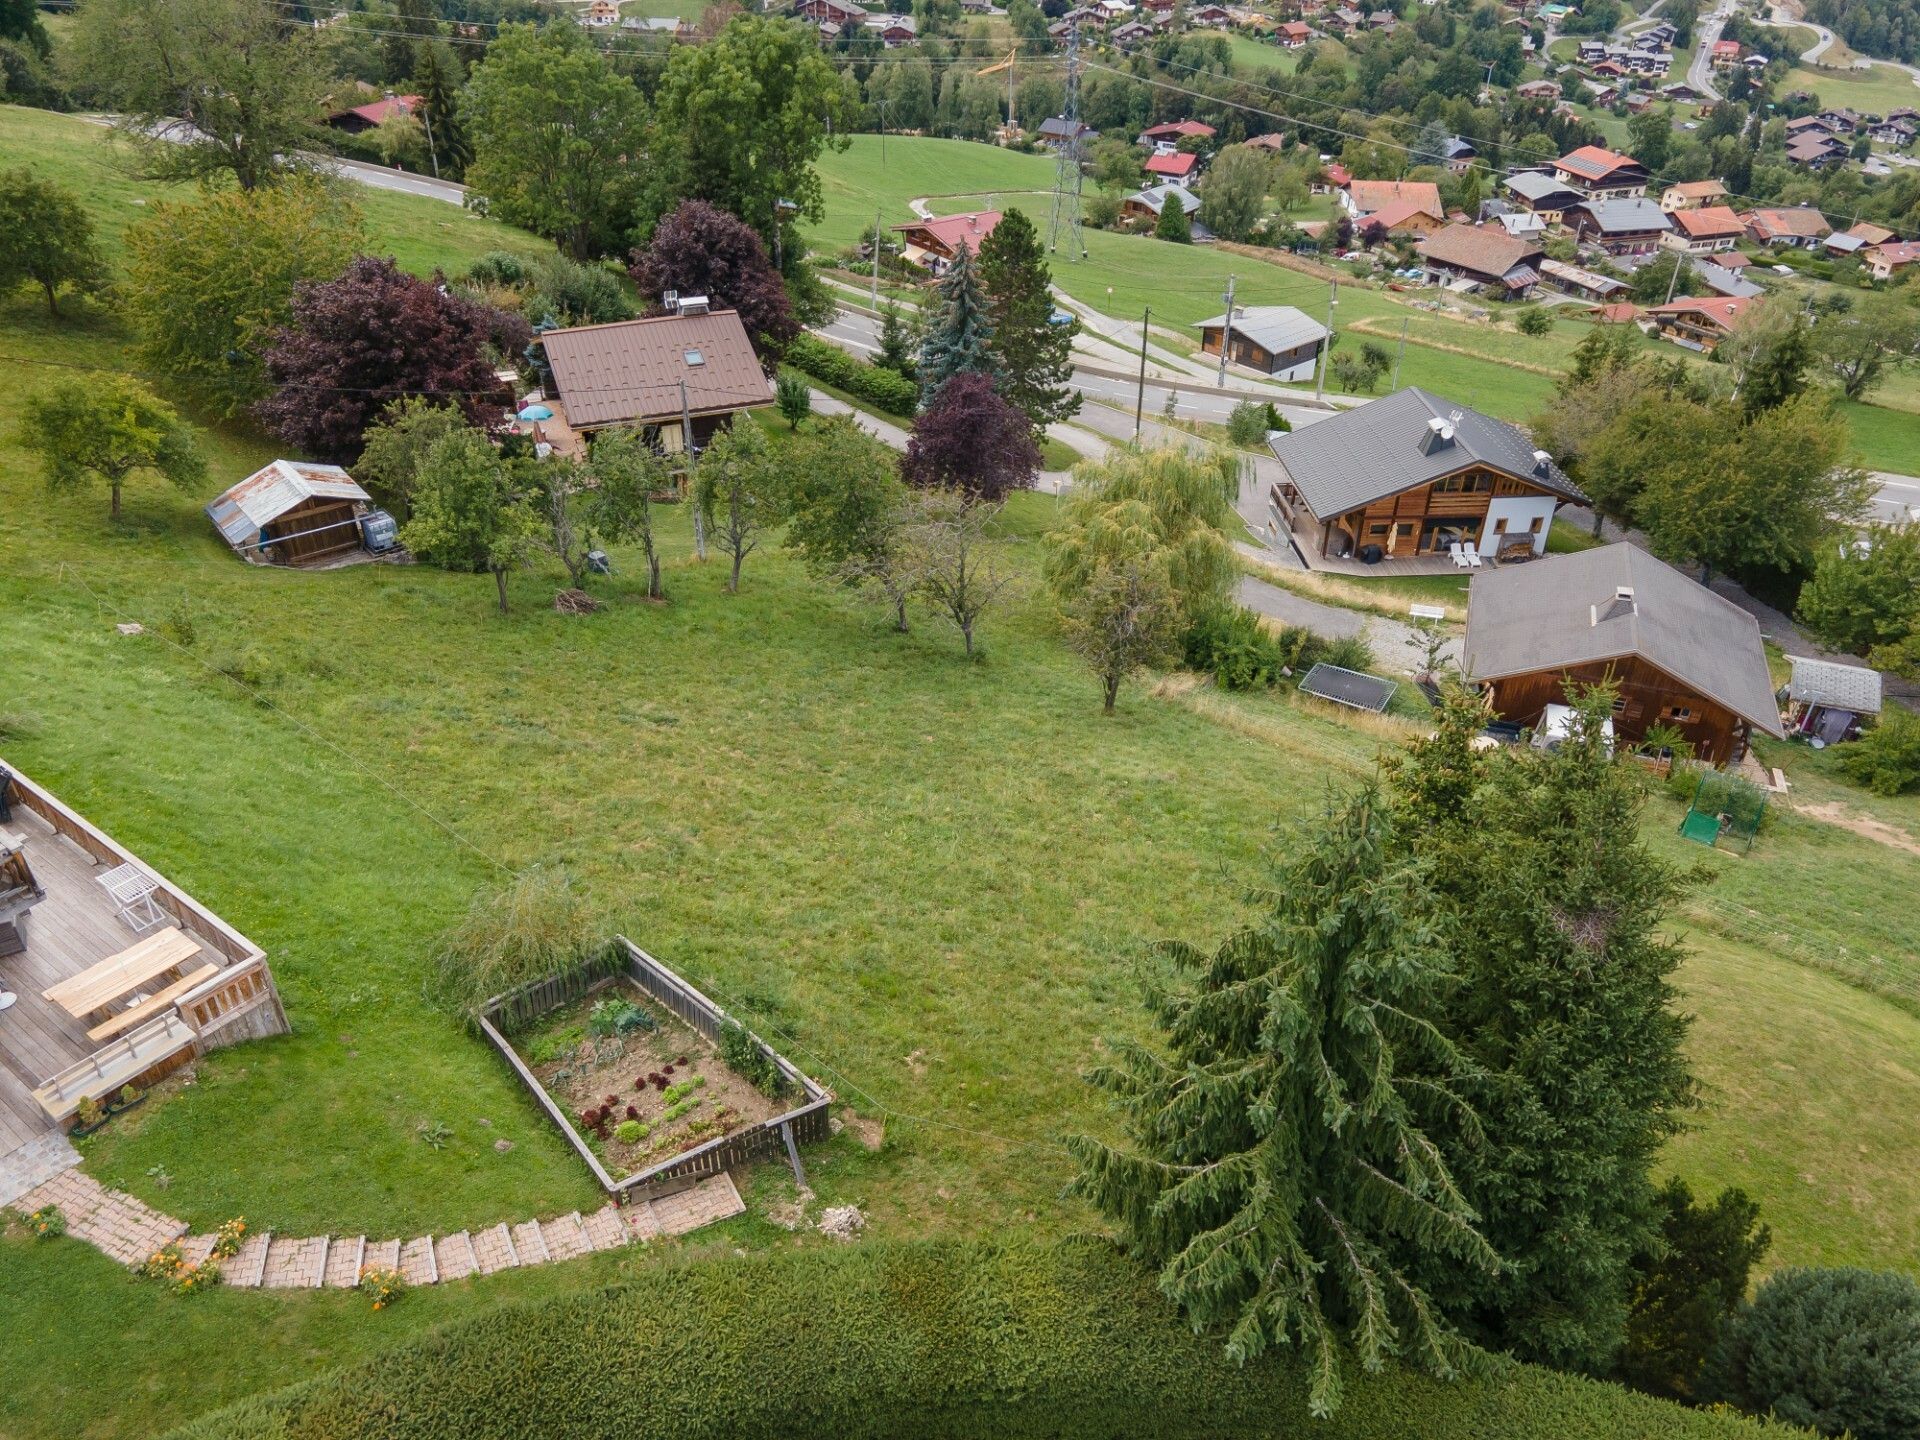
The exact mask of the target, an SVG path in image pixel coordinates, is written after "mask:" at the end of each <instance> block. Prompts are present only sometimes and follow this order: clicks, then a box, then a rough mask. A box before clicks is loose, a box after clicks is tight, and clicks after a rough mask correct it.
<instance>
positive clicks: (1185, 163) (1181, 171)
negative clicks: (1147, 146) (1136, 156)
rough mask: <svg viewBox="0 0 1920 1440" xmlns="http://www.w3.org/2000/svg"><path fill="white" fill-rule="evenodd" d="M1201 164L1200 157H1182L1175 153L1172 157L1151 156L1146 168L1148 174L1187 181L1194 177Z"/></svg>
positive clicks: (1148, 158)
mask: <svg viewBox="0 0 1920 1440" xmlns="http://www.w3.org/2000/svg"><path fill="white" fill-rule="evenodd" d="M1199 164H1200V157H1199V156H1198V155H1182V154H1180V153H1179V152H1178V151H1175V152H1174V153H1173V154H1171V155H1149V156H1148V157H1147V163H1146V167H1145V168H1146V172H1147V174H1149V175H1158V176H1160V177H1161V178H1162V179H1166V180H1186V179H1188V178H1190V177H1191V176H1192V174H1193V172H1194V171H1195V169H1197V168H1198V167H1199Z"/></svg>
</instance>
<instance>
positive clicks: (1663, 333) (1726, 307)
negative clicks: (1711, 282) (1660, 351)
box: [1641, 295, 1754, 355]
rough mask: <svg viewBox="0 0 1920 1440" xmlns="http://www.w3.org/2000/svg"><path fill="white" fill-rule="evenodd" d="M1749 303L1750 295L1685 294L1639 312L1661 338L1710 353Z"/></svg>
mask: <svg viewBox="0 0 1920 1440" xmlns="http://www.w3.org/2000/svg"><path fill="white" fill-rule="evenodd" d="M1753 303H1754V298H1753V297H1751V296H1744V297H1743V296H1729V295H1688V296H1683V297H1682V298H1681V299H1678V300H1672V301H1669V302H1667V303H1666V304H1664V305H1649V306H1647V307H1646V309H1645V310H1643V311H1642V312H1641V314H1642V316H1643V317H1644V318H1645V319H1647V320H1650V321H1652V322H1653V325H1654V329H1655V330H1656V331H1657V332H1658V333H1659V335H1660V338H1661V339H1663V340H1671V341H1672V342H1673V343H1674V344H1676V345H1684V346H1685V347H1686V348H1687V349H1689V350H1698V351H1700V352H1701V353H1702V354H1703V355H1711V354H1712V353H1713V352H1714V350H1715V349H1716V348H1718V346H1719V344H1720V342H1721V341H1722V340H1724V339H1726V338H1727V336H1729V335H1730V334H1732V333H1733V327H1734V326H1735V325H1736V324H1738V323H1739V320H1740V317H1741V315H1743V314H1744V313H1745V312H1746V309H1747V307H1748V306H1749V305H1751V304H1753Z"/></svg>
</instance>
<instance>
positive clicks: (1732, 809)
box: [1680, 770, 1767, 855]
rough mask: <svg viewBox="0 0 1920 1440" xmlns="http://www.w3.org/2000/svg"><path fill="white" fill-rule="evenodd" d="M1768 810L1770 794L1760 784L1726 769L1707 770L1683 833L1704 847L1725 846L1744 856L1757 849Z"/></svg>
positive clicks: (1682, 827)
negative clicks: (1755, 844) (1757, 836)
mask: <svg viewBox="0 0 1920 1440" xmlns="http://www.w3.org/2000/svg"><path fill="white" fill-rule="evenodd" d="M1766 809H1767V796H1766V792H1765V791H1764V790H1762V789H1761V788H1760V787H1759V786H1758V785H1755V784H1753V783H1752V782H1750V781H1747V780H1742V779H1741V778H1740V777H1739V776H1738V775H1729V774H1728V773H1727V772H1726V771H1724V770H1704V771H1702V772H1701V774H1700V784H1699V786H1698V787H1697V788H1696V789H1695V790H1694V792H1693V804H1692V806H1691V807H1690V808H1689V809H1688V810H1687V814H1686V818H1685V819H1683V820H1682V821H1681V822H1680V833H1681V834H1682V835H1683V836H1685V837H1686V838H1687V839H1689V840H1696V841H1698V842H1699V843H1700V844H1702V845H1720V844H1723V843H1724V844H1725V845H1726V846H1727V847H1728V848H1729V849H1734V850H1738V851H1739V852H1740V853H1741V854H1742V855H1744V854H1746V853H1747V851H1749V850H1751V849H1752V848H1753V836H1754V832H1755V831H1757V830H1758V829H1759V828H1760V817H1761V816H1762V815H1763V814H1765V813H1766Z"/></svg>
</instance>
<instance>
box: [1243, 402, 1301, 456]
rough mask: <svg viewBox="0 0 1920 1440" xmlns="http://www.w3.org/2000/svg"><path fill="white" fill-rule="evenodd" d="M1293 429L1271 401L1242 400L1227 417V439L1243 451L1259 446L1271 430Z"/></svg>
mask: <svg viewBox="0 0 1920 1440" xmlns="http://www.w3.org/2000/svg"><path fill="white" fill-rule="evenodd" d="M1291 428H1292V427H1291V426H1290V425H1288V424H1287V420H1286V417H1285V416H1284V415H1282V414H1281V413H1280V412H1279V411H1278V410H1277V409H1275V408H1274V404H1273V402H1272V401H1271V400H1242V401H1241V402H1240V403H1239V404H1238V405H1236V406H1234V407H1233V410H1232V413H1230V414H1229V415H1228V416H1227V438H1228V439H1229V440H1231V441H1233V443H1234V444H1236V445H1238V446H1240V447H1241V448H1242V449H1249V448H1252V447H1254V446H1257V445H1259V444H1260V443H1261V441H1263V440H1265V439H1266V436H1267V432H1268V431H1269V430H1289V429H1291Z"/></svg>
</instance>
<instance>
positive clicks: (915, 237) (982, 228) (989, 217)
mask: <svg viewBox="0 0 1920 1440" xmlns="http://www.w3.org/2000/svg"><path fill="white" fill-rule="evenodd" d="M1001 214H1002V212H1001V211H998V210H970V211H967V212H965V213H964V214H960V215H936V216H934V217H933V218H932V219H928V220H909V221H908V222H907V223H906V224H904V225H896V226H894V227H893V228H894V229H896V230H898V231H899V232H900V244H901V251H902V254H903V255H904V256H905V258H906V261H907V263H908V264H909V265H918V266H919V267H920V268H921V269H922V270H929V271H932V272H933V273H934V274H935V275H940V274H944V273H945V272H946V268H947V266H949V265H951V264H952V263H953V260H954V257H955V256H957V255H958V254H959V253H960V250H961V247H963V246H965V247H966V248H968V249H971V250H972V251H973V253H974V254H975V255H978V254H979V253H980V244H981V242H982V241H984V240H985V239H986V238H987V237H988V236H989V235H991V234H992V233H993V229H994V227H995V226H996V225H998V224H999V223H1000V217H1001Z"/></svg>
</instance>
